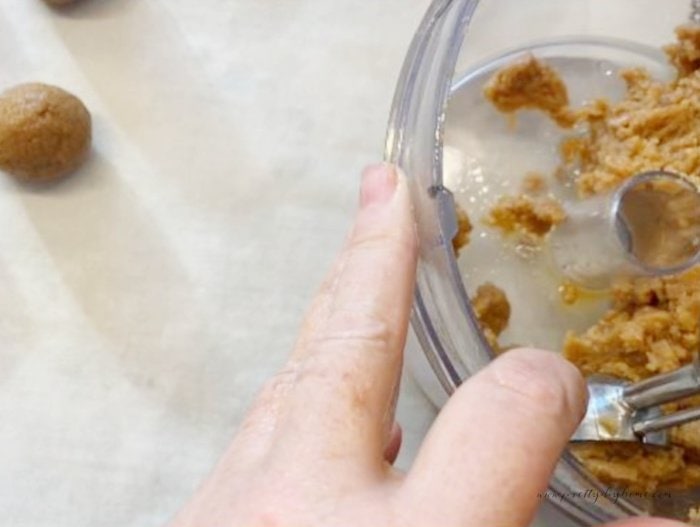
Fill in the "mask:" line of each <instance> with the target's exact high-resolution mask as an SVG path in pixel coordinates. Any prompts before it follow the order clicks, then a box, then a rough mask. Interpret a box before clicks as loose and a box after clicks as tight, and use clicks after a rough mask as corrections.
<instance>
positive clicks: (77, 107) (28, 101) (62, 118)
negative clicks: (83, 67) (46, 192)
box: [0, 83, 92, 182]
mask: <svg viewBox="0 0 700 527" xmlns="http://www.w3.org/2000/svg"><path fill="white" fill-rule="evenodd" d="M91 128H92V127H91V118H90V113H89V112H88V110H87V109H86V108H85V105H83V103H82V102H81V101H80V99H78V98H77V97H75V96H74V95H71V94H70V93H68V92H66V91H64V90H62V89H61V88H57V87H55V86H49V85H46V84H38V83H33V84H22V85H19V86H16V87H14V88H11V89H9V90H7V91H5V92H4V93H2V94H0V170H4V171H5V172H7V173H9V174H12V175H13V176H15V177H17V178H19V179H23V180H28V181H33V182H45V181H50V180H55V179H58V178H61V177H63V176H66V175H68V174H70V173H71V172H73V171H74V170H76V169H77V168H78V167H79V166H80V165H81V164H82V162H83V161H84V160H85V158H86V157H87V154H88V152H89V150H90V143H91V134H92V132H91Z"/></svg>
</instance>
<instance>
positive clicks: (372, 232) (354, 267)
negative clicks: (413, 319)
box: [172, 165, 680, 527]
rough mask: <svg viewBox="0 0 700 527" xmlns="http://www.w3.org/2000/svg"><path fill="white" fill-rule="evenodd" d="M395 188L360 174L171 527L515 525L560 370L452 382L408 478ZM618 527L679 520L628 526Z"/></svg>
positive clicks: (570, 393) (570, 410)
mask: <svg viewBox="0 0 700 527" xmlns="http://www.w3.org/2000/svg"><path fill="white" fill-rule="evenodd" d="M416 253H417V241H416V234H415V228H414V220H413V216H412V212H411V205H410V199H409V193H408V188H407V182H406V180H405V178H404V177H403V176H402V175H401V174H399V173H397V171H396V170H394V169H393V168H392V167H390V166H388V165H380V166H374V167H370V168H369V169H367V170H366V171H365V174H364V177H363V181H362V190H361V195H360V209H359V212H358V214H357V218H356V220H355V226H354V228H353V230H352V233H351V235H350V237H349V239H348V241H347V243H346V246H345V248H344V249H343V251H342V253H341V254H340V256H339V258H338V260H337V261H336V263H335V265H334V267H333V269H332V271H331V273H330V274H329V276H328V278H327V279H326V281H325V283H324V284H323V286H322V287H321V290H320V292H319V294H318V296H317V297H316V299H315V300H314V302H313V304H312V306H311V309H310V311H309V313H308V315H307V317H306V320H305V322H304V324H303V327H302V330H301V335H300V337H299V340H298V342H297V344H296V346H295V349H294V351H293V353H292V355H291V357H290V358H289V361H288V363H287V365H286V366H285V368H284V369H283V370H282V371H281V372H280V373H278V374H277V375H276V376H275V377H274V378H273V379H271V380H270V381H269V382H268V383H267V384H266V386H265V387H264V389H263V390H262V392H261V394H260V395H259V397H258V399H257V401H256V403H255V404H254V406H253V408H252V409H251V410H250V412H249V414H248V416H247V417H246V418H245V420H244V422H243V423H242V425H241V428H240V430H239V432H238V434H237V435H236V437H235V438H234V440H233V443H232V444H231V446H230V448H229V449H228V451H227V452H226V454H225V455H224V457H223V459H222V460H221V462H220V463H219V465H218V467H217V468H216V469H215V471H214V472H213V474H212V475H211V476H210V478H209V479H208V481H207V482H206V483H205V484H204V486H203V487H202V488H201V489H200V491H199V492H198V493H197V495H196V496H195V497H194V498H193V499H192V501H191V502H190V503H189V504H188V505H187V506H186V507H185V509H184V510H183V511H182V512H181V513H180V515H179V516H178V517H177V518H176V519H175V521H174V522H173V523H172V527H234V526H236V527H263V526H265V527H268V526H280V527H313V526H323V527H328V526H338V527H341V526H347V527H380V526H382V527H385V526H417V527H418V526H420V527H423V526H439V527H449V526H461V527H471V526H474V527H477V526H478V527H500V526H504V527H505V526H509V527H524V526H526V525H527V524H528V523H529V522H530V521H531V520H532V518H533V516H534V514H535V511H536V509H537V505H538V503H539V500H538V497H537V496H538V494H539V493H541V492H543V491H544V490H545V489H546V487H547V482H548V480H549V478H550V476H551V473H552V470H553V469H554V466H555V464H556V462H557V460H558V458H559V457H560V455H561V452H562V450H563V449H564V447H565V446H566V444H567V442H568V439H569V437H570V436H571V434H572V433H573V432H574V430H575V428H576V427H577V425H578V423H579V421H580V419H581V417H582V416H583V413H584V411H585V401H586V389H585V383H584V382H583V379H582V378H581V376H580V375H579V373H578V371H577V370H576V368H574V366H572V365H571V364H569V363H568V362H566V361H565V360H564V359H562V358H560V357H559V356H557V355H555V354H554V353H551V352H544V351H537V350H513V351H509V352H508V353H506V354H504V355H503V356H501V357H500V358H498V359H497V360H495V361H494V362H493V363H492V364H491V365H489V366H488V367H487V368H485V369H483V370H482V371H481V372H479V373H478V374H477V375H475V376H474V377H472V378H471V379H470V380H469V381H468V382H466V383H464V384H463V385H462V386H461V387H460V388H459V390H457V392H456V393H455V394H454V395H453V396H452V398H451V399H450V401H449V402H448V404H447V405H446V406H445V407H444V408H443V409H442V411H441V412H440V415H439V416H438V418H437V420H436V421H435V423H434V424H433V426H432V428H431V430H430V433H429V434H428V436H427V437H426V439H425V441H424V443H423V445H422V447H421V449H420V451H419V453H418V455H417V458H416V460H415V462H414V464H413V466H412V468H411V469H410V471H408V473H406V474H403V473H401V472H399V471H398V470H396V469H394V468H393V467H392V463H393V461H394V459H395V458H396V456H397V454H398V451H399V447H400V441H401V438H400V428H398V426H397V425H395V424H394V408H395V402H396V396H397V392H398V384H399V376H400V371H401V364H402V350H403V347H404V343H405V338H406V333H407V329H408V320H409V313H410V308H411V302H412V297H413V287H414V280H415V271H416ZM623 524H624V525H626V526H629V527H631V526H638V527H642V526H647V527H652V526H655V527H663V526H672V525H680V524H677V523H675V522H668V521H664V520H653V519H634V520H629V521H625V522H623V523H621V524H619V525H620V526H622V525H623Z"/></svg>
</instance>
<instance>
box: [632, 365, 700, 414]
mask: <svg viewBox="0 0 700 527" xmlns="http://www.w3.org/2000/svg"><path fill="white" fill-rule="evenodd" d="M698 393H700V360H698V358H697V357H696V358H695V359H693V362H692V363H691V364H688V365H687V366H683V367H682V368H679V369H677V370H675V371H672V372H670V373H663V374H661V375H656V376H654V377H650V378H649V379H646V380H644V381H641V382H638V383H635V384H630V385H629V386H627V387H626V388H625V389H624V390H623V392H622V399H623V400H624V402H625V403H626V404H627V405H629V407H630V408H632V409H633V410H640V409H642V408H649V407H650V406H658V405H660V404H664V403H669V402H671V401H676V400H678V399H683V398H684V397H689V396H691V395H696V394H698Z"/></svg>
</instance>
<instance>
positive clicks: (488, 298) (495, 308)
mask: <svg viewBox="0 0 700 527" xmlns="http://www.w3.org/2000/svg"><path fill="white" fill-rule="evenodd" d="M471 303H472V308H473V309H474V314H475V315H476V318H477V320H478V321H479V324H480V325H481V330H482V332H483V334H484V337H485V338H486V341H487V342H488V343H489V345H490V346H491V349H492V350H493V351H494V352H495V353H499V352H500V351H501V349H502V348H501V346H500V344H499V343H498V337H499V336H500V335H501V333H503V331H504V330H505V329H506V328H507V327H508V322H509V321H510V310H511V308H510V302H509V301H508V297H507V296H506V294H505V292H504V291H503V289H501V288H500V287H497V286H495V285H493V284H492V283H490V282H486V283H485V284H483V285H480V286H479V287H478V288H477V290H476V295H475V296H474V297H473V298H472V299H471Z"/></svg>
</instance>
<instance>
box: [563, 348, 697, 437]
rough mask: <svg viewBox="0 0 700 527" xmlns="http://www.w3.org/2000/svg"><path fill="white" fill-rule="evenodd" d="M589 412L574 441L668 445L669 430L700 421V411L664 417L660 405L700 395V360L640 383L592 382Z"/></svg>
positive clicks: (595, 379)
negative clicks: (667, 431)
mask: <svg viewBox="0 0 700 527" xmlns="http://www.w3.org/2000/svg"><path fill="white" fill-rule="evenodd" d="M588 392H589V400H588V409H587V411H586V415H585V417H584V418H583V421H581V424H580V425H579V427H578V429H577V430H576V432H575V433H574V435H573V437H572V438H571V441H634V442H642V443H646V444H651V445H660V446H665V445H667V444H668V434H667V433H666V430H667V429H668V428H671V427H674V426H679V425H682V424H685V423H688V422H691V421H695V420H697V419H700V408H691V409H689V410H682V411H679V412H676V413H672V414H665V415H664V414H663V413H662V411H661V409H660V408H659V406H660V405H662V404H665V403H669V402H672V401H677V400H680V399H683V398H685V397H689V396H691V395H696V394H700V361H698V360H697V359H696V360H694V361H693V363H692V364H689V365H687V366H684V367H682V368H680V369H678V370H676V371H674V372H671V373H664V374H662V375H657V376H655V377H650V378H649V379H646V380H644V381H641V382H638V383H636V384H631V383H627V382H624V381H620V380H619V379H613V378H609V377H602V376H594V377H591V378H589V379H588Z"/></svg>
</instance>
